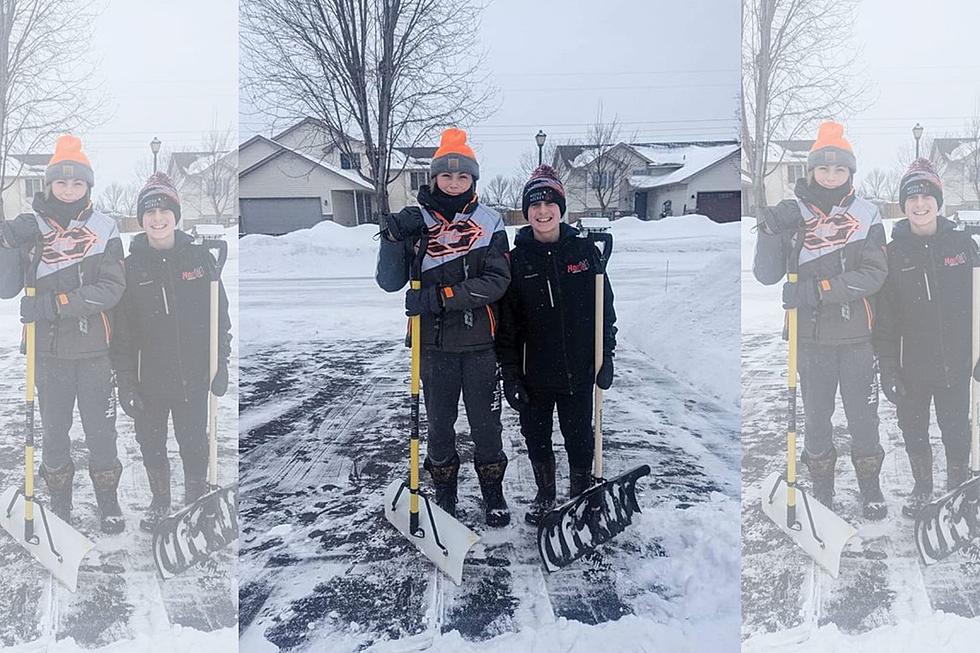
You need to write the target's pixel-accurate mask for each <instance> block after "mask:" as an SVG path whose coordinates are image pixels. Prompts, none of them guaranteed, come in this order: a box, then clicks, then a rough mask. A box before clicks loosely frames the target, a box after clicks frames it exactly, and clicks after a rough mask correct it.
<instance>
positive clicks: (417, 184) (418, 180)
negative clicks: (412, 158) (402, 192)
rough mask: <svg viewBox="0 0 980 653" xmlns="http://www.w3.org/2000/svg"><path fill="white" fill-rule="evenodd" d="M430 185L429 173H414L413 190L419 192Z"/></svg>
mask: <svg viewBox="0 0 980 653" xmlns="http://www.w3.org/2000/svg"><path fill="white" fill-rule="evenodd" d="M427 183H429V173H428V172H427V171H424V170H423V171H422V172H413V173H412V190H418V189H420V188H422V186H425V185H426V184H427Z"/></svg>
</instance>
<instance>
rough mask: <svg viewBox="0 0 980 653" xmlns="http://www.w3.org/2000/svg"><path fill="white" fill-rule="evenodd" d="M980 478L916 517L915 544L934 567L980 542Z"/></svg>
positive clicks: (929, 505)
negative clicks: (979, 497) (979, 499)
mask: <svg viewBox="0 0 980 653" xmlns="http://www.w3.org/2000/svg"><path fill="white" fill-rule="evenodd" d="M978 495H980V476H974V477H973V478H971V479H970V480H968V481H965V482H964V483H961V484H960V485H959V486H958V487H956V488H954V489H953V490H952V491H951V492H949V493H947V494H946V495H945V496H943V497H942V498H940V499H937V500H936V501H933V502H932V503H930V504H927V505H925V506H923V508H922V510H920V511H919V514H917V515H916V516H915V544H916V546H917V547H918V548H919V555H920V556H922V562H924V563H925V564H927V565H928V564H930V563H933V562H939V561H940V560H943V559H944V558H948V557H949V556H950V555H952V554H953V553H955V552H956V551H959V550H961V549H964V548H965V547H967V546H969V545H970V544H971V542H973V541H974V540H976V539H977V538H980V525H978V521H980V515H978V510H980V501H978Z"/></svg>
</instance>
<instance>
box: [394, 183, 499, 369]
mask: <svg viewBox="0 0 980 653" xmlns="http://www.w3.org/2000/svg"><path fill="white" fill-rule="evenodd" d="M406 210H407V209H406ZM422 217H423V219H424V221H425V226H426V232H427V233H426V236H425V237H424V238H425V241H426V243H427V247H426V251H425V253H424V256H423V257H422V262H421V274H422V276H421V280H422V288H423V289H425V288H429V287H432V286H437V287H439V288H441V289H445V290H443V291H442V296H443V299H444V300H445V310H444V311H443V312H442V313H440V314H438V315H433V314H423V315H422V324H421V332H422V338H421V339H422V343H421V344H422V347H423V348H434V349H439V350H441V351H447V352H463V351H480V350H485V349H492V348H493V342H494V336H495V334H496V331H497V308H496V302H497V301H498V300H499V299H500V298H501V297H503V295H504V292H505V291H506V290H507V285H508V284H509V283H510V267H509V265H508V262H507V249H508V243H507V232H506V231H504V222H503V220H502V219H501V218H500V215H499V214H498V213H497V212H496V211H494V210H493V209H490V208H487V207H486V206H484V205H482V204H479V203H477V202H474V203H472V204H471V205H469V206H468V207H466V208H465V209H463V212H462V213H457V214H456V216H455V217H454V218H453V219H452V220H447V219H446V218H445V217H443V216H442V215H440V214H439V213H438V211H435V210H434V209H432V208H430V207H426V206H422ZM417 251H418V243H417V242H409V241H401V242H398V241H389V240H388V239H387V238H384V237H383V238H381V250H380V252H379V256H378V268H377V275H376V279H377V282H378V285H379V286H381V287H382V288H383V289H384V290H387V291H388V292H395V291H398V290H401V289H402V288H403V287H404V286H405V284H406V283H408V281H409V278H410V274H411V268H412V266H413V264H414V263H415V261H416V260H417V257H418V253H417Z"/></svg>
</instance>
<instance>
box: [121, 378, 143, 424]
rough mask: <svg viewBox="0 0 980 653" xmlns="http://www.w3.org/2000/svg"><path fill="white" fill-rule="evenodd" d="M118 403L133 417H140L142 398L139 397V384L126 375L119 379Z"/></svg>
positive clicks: (141, 414)
mask: <svg viewBox="0 0 980 653" xmlns="http://www.w3.org/2000/svg"><path fill="white" fill-rule="evenodd" d="M119 405H120V406H121V407H122V409H123V412H124V413H126V414H127V415H129V416H130V417H132V418H133V419H142V417H143V398H142V397H140V393H139V384H138V383H136V382H135V380H133V379H130V378H128V377H121V378H120V379H119Z"/></svg>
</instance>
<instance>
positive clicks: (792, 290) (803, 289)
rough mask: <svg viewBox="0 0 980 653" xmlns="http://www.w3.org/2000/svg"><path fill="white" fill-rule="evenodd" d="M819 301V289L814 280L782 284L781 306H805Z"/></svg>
mask: <svg viewBox="0 0 980 653" xmlns="http://www.w3.org/2000/svg"><path fill="white" fill-rule="evenodd" d="M819 303H820V291H819V290H817V282H816V280H803V281H797V282H796V283H793V282H790V281H787V282H786V283H784V284H783V308H806V307H809V306H816V305H817V304H819Z"/></svg>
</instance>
